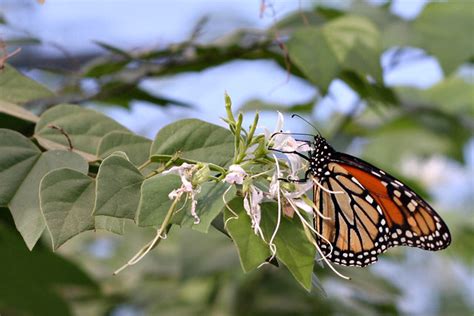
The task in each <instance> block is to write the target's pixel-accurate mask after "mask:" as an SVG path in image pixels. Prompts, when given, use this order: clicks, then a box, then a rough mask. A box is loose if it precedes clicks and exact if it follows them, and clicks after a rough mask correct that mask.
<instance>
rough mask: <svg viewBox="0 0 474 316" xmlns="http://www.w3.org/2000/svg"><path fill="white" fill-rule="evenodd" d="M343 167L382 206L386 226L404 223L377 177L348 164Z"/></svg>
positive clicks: (401, 215)
mask: <svg viewBox="0 0 474 316" xmlns="http://www.w3.org/2000/svg"><path fill="white" fill-rule="evenodd" d="M343 167H344V169H346V170H347V171H349V173H350V174H351V175H353V176H354V177H355V178H356V179H357V181H359V182H360V184H362V185H363V186H364V187H365V188H367V189H369V192H370V193H372V197H373V198H374V199H375V200H376V201H377V203H378V204H379V205H380V207H381V208H382V211H383V213H384V215H385V218H386V219H387V222H388V226H393V224H397V225H402V224H403V223H404V217H403V214H402V212H400V209H399V207H397V205H396V204H395V203H394V202H393V201H392V199H391V198H390V197H389V195H388V191H387V188H386V187H385V186H384V185H383V184H382V183H381V181H380V180H379V179H377V177H375V176H373V175H371V174H369V173H367V172H364V171H363V170H360V169H358V168H354V167H351V166H348V165H343Z"/></svg>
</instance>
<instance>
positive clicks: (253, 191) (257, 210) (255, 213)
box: [244, 185, 263, 234]
mask: <svg viewBox="0 0 474 316" xmlns="http://www.w3.org/2000/svg"><path fill="white" fill-rule="evenodd" d="M262 200H263V191H262V190H260V189H258V188H257V187H255V186H254V185H251V186H250V192H247V193H246V194H245V197H244V208H245V211H246V212H247V214H248V215H249V216H250V219H251V220H252V228H253V230H254V232H255V234H259V233H261V229H260V219H261V217H262V214H261V213H262V210H261V207H260V203H261V202H262Z"/></svg>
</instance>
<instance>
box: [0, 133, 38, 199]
mask: <svg viewBox="0 0 474 316" xmlns="http://www.w3.org/2000/svg"><path fill="white" fill-rule="evenodd" d="M0 151H1V152H2V155H0V176H1V179H2V182H3V185H2V186H0V206H7V205H8V203H9V202H10V201H11V199H12V198H13V196H14V195H15V193H16V192H17V191H18V188H19V187H20V186H21V185H22V184H23V180H24V179H25V178H26V177H27V175H28V173H29V172H30V171H31V169H32V168H33V166H34V165H35V163H36V162H37V161H38V159H39V157H40V155H41V151H40V150H39V149H38V148H37V147H36V146H35V145H34V144H33V143H32V142H31V141H30V140H29V139H28V138H26V137H24V136H23V135H21V134H20V133H18V132H14V131H11V130H7V129H0Z"/></svg>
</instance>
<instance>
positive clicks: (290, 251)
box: [260, 203, 316, 291]
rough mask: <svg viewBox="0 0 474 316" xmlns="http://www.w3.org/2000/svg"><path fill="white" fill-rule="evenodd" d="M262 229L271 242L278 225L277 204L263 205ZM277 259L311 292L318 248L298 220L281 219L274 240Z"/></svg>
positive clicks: (283, 217) (284, 217)
mask: <svg viewBox="0 0 474 316" xmlns="http://www.w3.org/2000/svg"><path fill="white" fill-rule="evenodd" d="M261 206H262V219H261V222H260V227H261V228H262V231H263V234H264V236H265V238H266V240H267V241H270V238H271V235H272V234H273V232H274V230H275V227H276V224H277V215H278V214H277V213H278V212H277V205H276V203H263V204H262V205H261ZM274 243H275V246H276V251H277V252H276V253H277V258H278V259H279V260H280V261H281V262H283V264H285V266H286V267H287V268H288V270H290V272H291V274H293V276H294V277H295V279H296V280H297V281H298V282H299V283H300V284H301V285H302V286H303V287H304V288H305V289H306V290H308V291H309V290H311V278H312V273H313V265H314V258H315V256H316V248H315V247H314V246H313V244H312V243H311V242H310V241H309V240H308V238H307V237H306V235H305V232H304V230H303V227H302V224H301V222H300V220H299V219H298V218H296V217H295V218H293V219H290V218H288V217H286V216H282V217H281V222H280V227H279V228H278V233H277V235H276V237H275V240H274Z"/></svg>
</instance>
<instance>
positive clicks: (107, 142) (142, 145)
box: [97, 131, 151, 166]
mask: <svg viewBox="0 0 474 316" xmlns="http://www.w3.org/2000/svg"><path fill="white" fill-rule="evenodd" d="M150 147H151V140H149V139H148V138H145V137H143V136H139V135H135V134H132V133H127V132H120V131H117V132H111V133H108V134H107V135H105V136H104V138H102V140H101V141H100V143H99V147H98V149H97V157H99V158H101V159H104V158H106V157H108V156H109V155H110V154H112V153H114V152H116V151H122V152H124V153H126V154H127V156H128V157H129V159H130V161H131V162H132V163H133V164H134V165H136V166H140V165H141V164H143V163H144V162H145V161H147V160H148V157H149V155H150Z"/></svg>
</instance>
